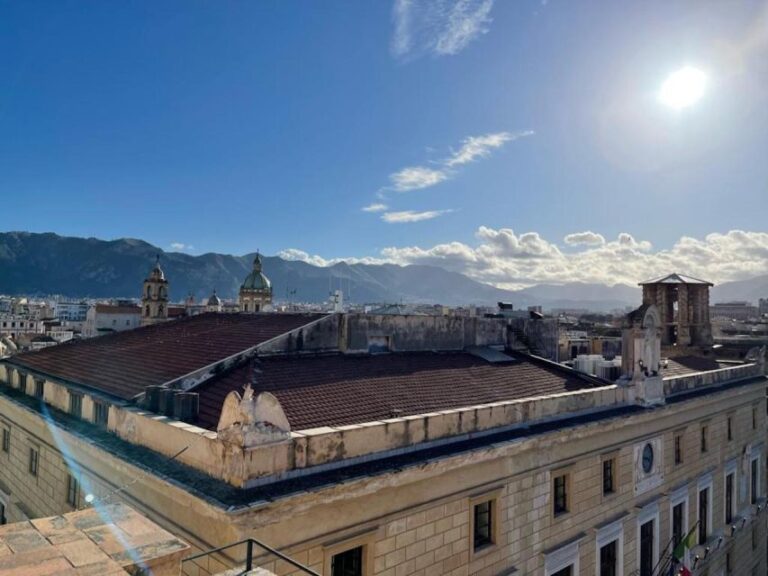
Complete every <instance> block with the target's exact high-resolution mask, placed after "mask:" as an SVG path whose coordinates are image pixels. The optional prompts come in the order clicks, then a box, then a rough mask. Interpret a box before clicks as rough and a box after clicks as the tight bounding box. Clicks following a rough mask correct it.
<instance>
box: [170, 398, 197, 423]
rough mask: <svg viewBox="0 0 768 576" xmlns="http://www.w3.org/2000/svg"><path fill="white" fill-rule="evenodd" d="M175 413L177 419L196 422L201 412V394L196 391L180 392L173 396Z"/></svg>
mask: <svg viewBox="0 0 768 576" xmlns="http://www.w3.org/2000/svg"><path fill="white" fill-rule="evenodd" d="M173 413H174V414H175V415H176V416H175V417H176V419H177V420H181V421H182V422H187V423H189V424H194V423H195V422H197V416H198V414H199V413H200V395H199V394H196V393H194V392H179V393H178V394H176V395H175V396H174V397H173Z"/></svg>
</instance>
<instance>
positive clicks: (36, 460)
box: [29, 448, 40, 476]
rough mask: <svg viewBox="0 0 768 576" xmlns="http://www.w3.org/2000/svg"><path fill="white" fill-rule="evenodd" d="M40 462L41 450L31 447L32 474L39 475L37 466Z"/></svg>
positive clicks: (30, 465) (30, 462) (30, 469)
mask: <svg viewBox="0 0 768 576" xmlns="http://www.w3.org/2000/svg"><path fill="white" fill-rule="evenodd" d="M39 463H40V452H38V451H37V450H36V449H35V448H30V449H29V473H30V474H32V476H37V467H38V464H39Z"/></svg>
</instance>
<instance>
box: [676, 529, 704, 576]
mask: <svg viewBox="0 0 768 576" xmlns="http://www.w3.org/2000/svg"><path fill="white" fill-rule="evenodd" d="M697 528H698V522H697V523H696V525H694V527H693V528H691V531H690V532H688V534H686V535H685V537H684V538H683V539H682V540H680V543H679V544H678V545H677V546H675V549H674V550H673V551H672V556H673V557H674V559H675V561H677V562H678V563H679V564H680V569H679V570H678V572H677V574H680V575H681V576H691V574H692V572H691V568H690V566H686V564H687V563H688V562H686V560H687V559H688V554H687V552H688V550H690V549H691V548H693V547H694V546H695V545H696V529H697Z"/></svg>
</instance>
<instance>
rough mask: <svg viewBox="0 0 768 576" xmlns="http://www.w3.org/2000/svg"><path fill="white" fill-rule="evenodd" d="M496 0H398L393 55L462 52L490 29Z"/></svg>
mask: <svg viewBox="0 0 768 576" xmlns="http://www.w3.org/2000/svg"><path fill="white" fill-rule="evenodd" d="M493 2H494V0H395V4H394V7H393V9H392V20H393V23H394V32H393V34H392V41H391V45H390V48H391V51H392V55H393V56H395V57H396V58H399V59H408V58H417V57H419V56H422V55H424V54H431V55H433V56H447V55H453V54H458V53H459V52H461V51H462V50H464V48H466V47H467V46H468V45H469V44H470V43H471V42H472V41H473V40H475V39H476V38H478V37H479V36H481V35H483V34H485V33H486V32H488V27H489V25H490V23H491V20H492V19H491V17H490V13H491V9H492V8H493Z"/></svg>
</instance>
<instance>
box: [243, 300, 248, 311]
mask: <svg viewBox="0 0 768 576" xmlns="http://www.w3.org/2000/svg"><path fill="white" fill-rule="evenodd" d="M243 312H248V302H246V303H245V304H243Z"/></svg>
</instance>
